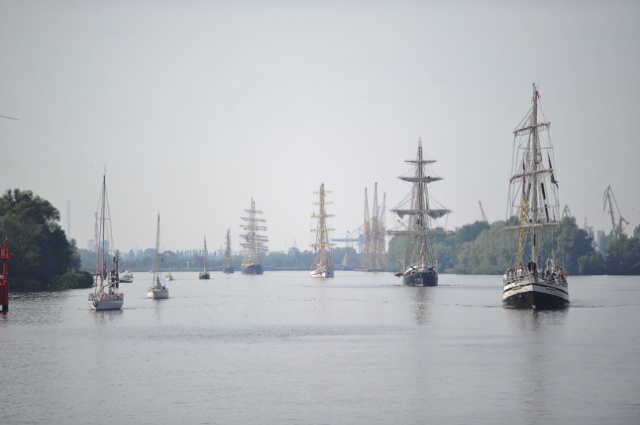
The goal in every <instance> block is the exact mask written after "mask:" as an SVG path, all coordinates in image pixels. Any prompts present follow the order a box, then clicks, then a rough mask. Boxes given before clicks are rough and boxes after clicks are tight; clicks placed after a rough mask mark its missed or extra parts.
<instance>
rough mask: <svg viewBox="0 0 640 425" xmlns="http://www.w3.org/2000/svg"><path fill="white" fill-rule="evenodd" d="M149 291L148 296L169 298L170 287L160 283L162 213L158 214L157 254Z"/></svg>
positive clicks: (159, 298)
mask: <svg viewBox="0 0 640 425" xmlns="http://www.w3.org/2000/svg"><path fill="white" fill-rule="evenodd" d="M151 282H152V283H151V286H150V287H149V290H148V291H147V298H152V299H154V300H162V299H167V298H169V289H168V288H167V286H166V285H163V284H162V283H160V214H158V226H157V229H156V255H155V258H154V262H153V278H152V281H151Z"/></svg>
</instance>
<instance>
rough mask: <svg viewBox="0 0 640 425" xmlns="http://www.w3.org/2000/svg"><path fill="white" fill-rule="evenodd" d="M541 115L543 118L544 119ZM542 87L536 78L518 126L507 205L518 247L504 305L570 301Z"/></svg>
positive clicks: (549, 304) (544, 306) (534, 305)
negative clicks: (560, 254) (559, 254)
mask: <svg viewBox="0 0 640 425" xmlns="http://www.w3.org/2000/svg"><path fill="white" fill-rule="evenodd" d="M540 118H542V119H540ZM549 127H550V123H549V122H548V121H545V119H544V113H543V111H542V105H541V103H540V93H539V92H538V88H537V87H536V85H535V84H533V97H532V99H531V108H530V109H529V112H528V113H527V115H526V116H525V117H524V118H523V119H522V121H521V122H520V124H518V126H517V128H516V129H515V130H514V131H513V134H514V144H513V164H512V167H511V169H512V172H511V178H510V180H509V205H508V211H509V215H510V217H512V219H511V223H515V225H512V226H505V230H510V231H513V234H514V238H515V244H514V246H516V251H515V252H514V258H513V260H512V263H511V267H509V269H508V270H507V271H506V273H505V274H504V276H503V283H504V288H503V291H502V302H503V303H504V305H505V306H508V307H515V308H531V309H554V308H564V307H567V306H568V305H569V285H568V283H567V277H566V275H565V272H564V270H563V268H562V267H559V266H558V264H557V263H556V260H555V250H556V247H557V237H558V233H559V224H560V219H561V218H562V216H561V213H560V201H559V197H558V188H559V185H558V181H557V180H556V178H555V167H554V164H555V159H554V155H553V146H552V144H551V137H550V135H549Z"/></svg>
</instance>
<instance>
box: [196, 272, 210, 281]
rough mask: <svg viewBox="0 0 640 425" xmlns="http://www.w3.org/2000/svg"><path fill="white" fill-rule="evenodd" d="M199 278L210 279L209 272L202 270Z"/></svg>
mask: <svg viewBox="0 0 640 425" xmlns="http://www.w3.org/2000/svg"><path fill="white" fill-rule="evenodd" d="M198 279H204V280H207V279H209V272H200V274H199V275H198Z"/></svg>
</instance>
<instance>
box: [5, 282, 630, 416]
mask: <svg viewBox="0 0 640 425" xmlns="http://www.w3.org/2000/svg"><path fill="white" fill-rule="evenodd" d="M174 277H175V278H176V280H174V281H173V282H169V283H168V285H169V290H170V297H171V298H170V299H168V300H148V299H146V292H147V291H146V290H147V287H148V286H149V284H150V282H151V275H150V274H148V273H138V274H136V276H135V279H134V282H133V283H129V284H122V289H123V292H124V293H125V304H124V308H123V310H122V311H117V312H95V311H91V310H90V309H89V308H88V306H87V302H86V299H87V298H86V293H87V292H88V290H72V291H66V292H56V293H34V294H12V297H11V300H10V311H9V312H8V313H7V314H5V315H1V316H0V359H1V360H0V366H1V368H2V370H1V371H0V423H2V424H45V423H46V424H108V423H119V424H368V425H369V424H400V425H403V424H445V423H446V424H491V425H495V424H510V425H513V424H602V423H606V424H608V425H611V424H633V425H638V424H640V279H639V278H637V277H609V276H592V277H572V278H571V279H570V294H571V301H572V303H571V307H569V308H568V309H566V310H564V311H554V312H533V311H519V310H510V309H505V308H503V307H502V303H501V286H502V281H501V277H500V276H458V275H441V276H440V286H438V287H434V288H411V287H404V286H401V285H400V284H399V283H400V281H399V280H398V279H397V278H395V277H394V276H393V275H392V274H390V273H363V272H339V271H338V272H336V277H335V278H334V279H327V280H316V279H312V278H310V277H309V276H308V273H307V272H266V273H265V274H264V275H263V276H243V275H241V274H239V273H236V274H234V275H223V274H222V273H219V272H218V273H212V279H211V280H209V281H201V280H198V279H197V272H193V273H186V272H185V273H174Z"/></svg>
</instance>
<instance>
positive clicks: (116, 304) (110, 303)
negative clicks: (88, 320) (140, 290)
mask: <svg viewBox="0 0 640 425" xmlns="http://www.w3.org/2000/svg"><path fill="white" fill-rule="evenodd" d="M103 298H104V297H103ZM113 298H115V297H108V299H100V298H99V297H95V298H94V297H92V298H90V299H89V307H91V308H92V309H94V310H96V311H103V310H122V305H123V304H124V296H121V297H120V298H121V299H113Z"/></svg>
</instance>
